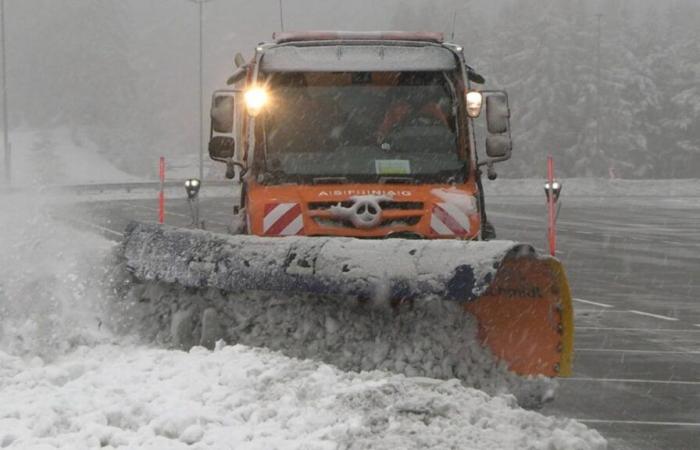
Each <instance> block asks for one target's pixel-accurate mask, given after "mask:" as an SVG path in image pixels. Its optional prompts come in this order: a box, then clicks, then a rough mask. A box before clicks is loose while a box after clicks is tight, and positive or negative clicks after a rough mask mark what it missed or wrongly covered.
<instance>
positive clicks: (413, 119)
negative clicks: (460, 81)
mask: <svg viewBox="0 0 700 450" xmlns="http://www.w3.org/2000/svg"><path fill="white" fill-rule="evenodd" d="M267 81H268V89H269V96H270V103H269V107H268V108H267V110H266V112H265V113H264V114H263V116H262V121H261V122H262V127H263V131H264V140H265V151H264V161H265V173H266V175H269V177H268V178H269V179H271V180H272V182H275V181H276V180H279V182H290V181H298V182H313V181H314V180H317V179H322V178H325V179H333V178H336V179H339V178H344V179H347V180H348V181H349V182H377V181H382V179H384V180H387V179H394V180H396V179H399V178H401V179H404V180H407V181H408V182H417V181H430V182H444V183H447V182H457V181H461V180H462V179H463V178H464V176H465V174H466V160H465V159H464V158H462V157H460V153H459V151H458V136H457V126H456V123H457V122H456V118H455V115H456V114H455V110H456V108H455V102H454V95H453V94H452V89H451V88H450V85H449V83H448V81H447V78H446V76H445V75H444V74H443V73H442V72H400V73H397V72H341V73H337V72H335V73H328V72H326V73H279V74H274V75H272V76H270V77H269V78H268V80H267Z"/></svg>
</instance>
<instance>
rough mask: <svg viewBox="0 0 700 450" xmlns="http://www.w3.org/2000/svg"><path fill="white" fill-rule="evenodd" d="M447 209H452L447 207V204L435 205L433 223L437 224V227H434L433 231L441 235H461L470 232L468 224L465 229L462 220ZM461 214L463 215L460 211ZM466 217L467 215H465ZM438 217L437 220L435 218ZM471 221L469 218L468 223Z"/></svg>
mask: <svg viewBox="0 0 700 450" xmlns="http://www.w3.org/2000/svg"><path fill="white" fill-rule="evenodd" d="M446 209H451V208H445V204H444V203H441V204H438V205H434V206H433V214H432V218H431V221H430V222H431V225H432V224H433V223H435V224H436V227H433V231H435V232H436V233H437V234H440V235H447V236H451V235H455V236H460V235H464V234H466V233H468V230H469V227H468V225H467V228H466V229H465V228H464V227H463V226H462V225H460V222H459V221H458V220H457V219H456V218H454V217H453V216H452V214H450V212H448V211H446ZM460 214H461V215H463V214H462V213H461V212H460ZM464 217H465V218H466V216H464ZM433 219H436V220H433ZM438 222H439V223H438ZM468 223H469V220H468V219H467V224H468Z"/></svg>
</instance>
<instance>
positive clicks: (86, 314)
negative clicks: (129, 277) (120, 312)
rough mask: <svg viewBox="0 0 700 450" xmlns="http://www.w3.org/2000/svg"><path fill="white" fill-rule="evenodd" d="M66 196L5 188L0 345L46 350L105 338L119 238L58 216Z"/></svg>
mask: <svg viewBox="0 0 700 450" xmlns="http://www.w3.org/2000/svg"><path fill="white" fill-rule="evenodd" d="M60 201H61V199H60V198H56V197H51V196H50V195H48V194H39V193H24V194H17V195H0V211H2V214H1V215H0V227H2V232H1V233H0V249H2V251H0V350H4V351H8V352H12V353H14V354H35V355H40V356H42V357H47V356H49V355H55V354H57V353H61V352H63V351H67V350H70V348H71V347H73V346H75V345H79V344H84V343H87V342H95V341H96V340H100V339H102V336H103V333H102V332H101V331H100V330H99V328H100V314H101V311H100V306H101V305H102V298H103V289H102V283H101V280H103V279H104V277H105V265H104V259H105V257H106V256H107V255H108V254H109V252H110V249H111V247H112V246H113V244H111V243H110V242H108V241H107V240H106V239H104V238H102V237H100V236H97V235H94V234H91V233H85V232H79V231H77V230H75V229H73V228H71V227H70V226H68V225H66V224H65V223H61V222H59V221H57V220H54V219H53V216H52V214H53V213H55V208H56V205H57V204H58V203H59V202H60Z"/></svg>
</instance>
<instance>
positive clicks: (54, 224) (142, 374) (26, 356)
mask: <svg viewBox="0 0 700 450" xmlns="http://www.w3.org/2000/svg"><path fill="white" fill-rule="evenodd" d="M64 200H65V199H61V198H55V197H52V196H49V195H46V193H45V192H44V193H42V194H37V193H34V194H26V193H25V194H13V195H5V196H1V197H0V201H2V204H1V205H0V207H1V208H2V211H3V216H2V218H1V219H0V220H1V225H2V227H3V229H4V232H3V233H2V235H0V245H1V246H2V249H3V251H2V252H0V267H2V268H3V269H2V271H1V272H0V324H1V328H2V329H1V330H0V448H12V449H35V448H39V449H42V448H45V449H50V448H64V449H82V448H98V447H105V448H162V449H170V448H178V447H182V448H185V447H189V446H192V448H213V449H221V448H257V449H272V448H280V449H286V448H304V449H316V448H318V449H341V448H385V449H393V448H440V449H442V448H467V449H509V448H512V449H519V448H533V449H562V450H563V449H582V450H583V449H603V448H606V445H607V444H606V441H605V440H604V439H603V438H602V437H601V436H600V434H598V433H597V432H596V431H595V430H592V429H589V428H587V427H586V426H585V425H583V424H582V423H580V422H577V421H575V420H571V419H567V418H563V417H562V418H554V417H547V416H544V415H542V414H540V413H537V412H533V411H526V410H523V409H521V408H519V407H518V406H516V405H515V401H514V398H513V397H512V396H509V395H500V396H496V397H491V396H488V395H487V394H485V393H483V392H481V391H477V390H474V389H469V388H466V387H464V386H462V385H461V384H459V383H458V382H457V381H454V380H452V381H449V380H448V381H438V380H433V379H426V378H418V377H413V378H407V377H404V376H401V375H394V374H391V373H388V372H381V371H374V372H363V373H354V372H344V371H341V370H339V369H337V368H333V367H331V366H328V365H324V364H322V363H319V362H315V361H304V360H298V359H292V358H287V357H285V356H282V355H280V354H278V353H274V352H271V351H269V350H265V349H253V348H248V347H244V346H219V347H218V348H217V349H216V350H215V351H208V350H204V349H202V348H195V349H193V350H192V351H191V352H189V353H186V352H181V351H176V350H165V349H156V348H150V347H145V346H142V345H137V344H134V343H133V342H130V341H129V339H128V338H126V339H124V338H117V337H115V336H113V335H111V334H110V333H109V332H107V331H106V330H105V329H104V327H101V324H102V320H101V315H102V314H103V313H104V310H103V309H102V306H103V302H104V301H105V296H106V294H108V293H105V292H104V289H103V286H102V285H101V283H100V280H101V279H102V278H103V276H104V274H105V271H106V267H105V265H104V258H105V257H106V255H107V254H108V252H109V250H110V248H111V247H112V246H113V245H114V244H113V242H111V241H110V240H108V239H106V238H103V237H102V236H100V235H99V234H96V233H95V232H94V230H92V229H91V230H89V231H86V230H83V229H80V228H81V227H82V226H88V225H86V224H92V225H89V226H88V227H89V228H93V227H94V226H97V227H98V228H97V229H98V230H101V231H103V232H104V230H110V229H111V228H114V224H112V223H110V222H106V223H95V217H94V215H93V214H92V213H89V214H85V211H83V213H78V211H76V210H75V207H74V206H67V205H66V204H65V203H63V201H64ZM69 203H70V202H69ZM112 205H113V206H114V205H118V203H113V204H112ZM117 209H118V208H117ZM93 212H94V211H93ZM130 212H131V214H133V210H130ZM57 216H61V217H63V218H66V217H70V219H71V223H72V224H73V225H75V224H78V225H81V226H79V227H75V226H73V225H68V224H66V223H64V222H62V221H56V220H54V217H57ZM122 217H128V215H126V216H122ZM117 219H118V217H117ZM109 220H111V219H109ZM116 222H118V220H116ZM111 233H112V236H110V237H112V238H114V236H115V233H119V231H116V230H112V231H111ZM107 234H110V233H107Z"/></svg>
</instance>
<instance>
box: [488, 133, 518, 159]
mask: <svg viewBox="0 0 700 450" xmlns="http://www.w3.org/2000/svg"><path fill="white" fill-rule="evenodd" d="M512 151H513V142H512V141H511V140H510V137H509V136H498V135H495V136H494V135H491V136H488V137H486V154H487V155H488V157H489V158H504V159H507V158H510V154H511V152H512Z"/></svg>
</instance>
